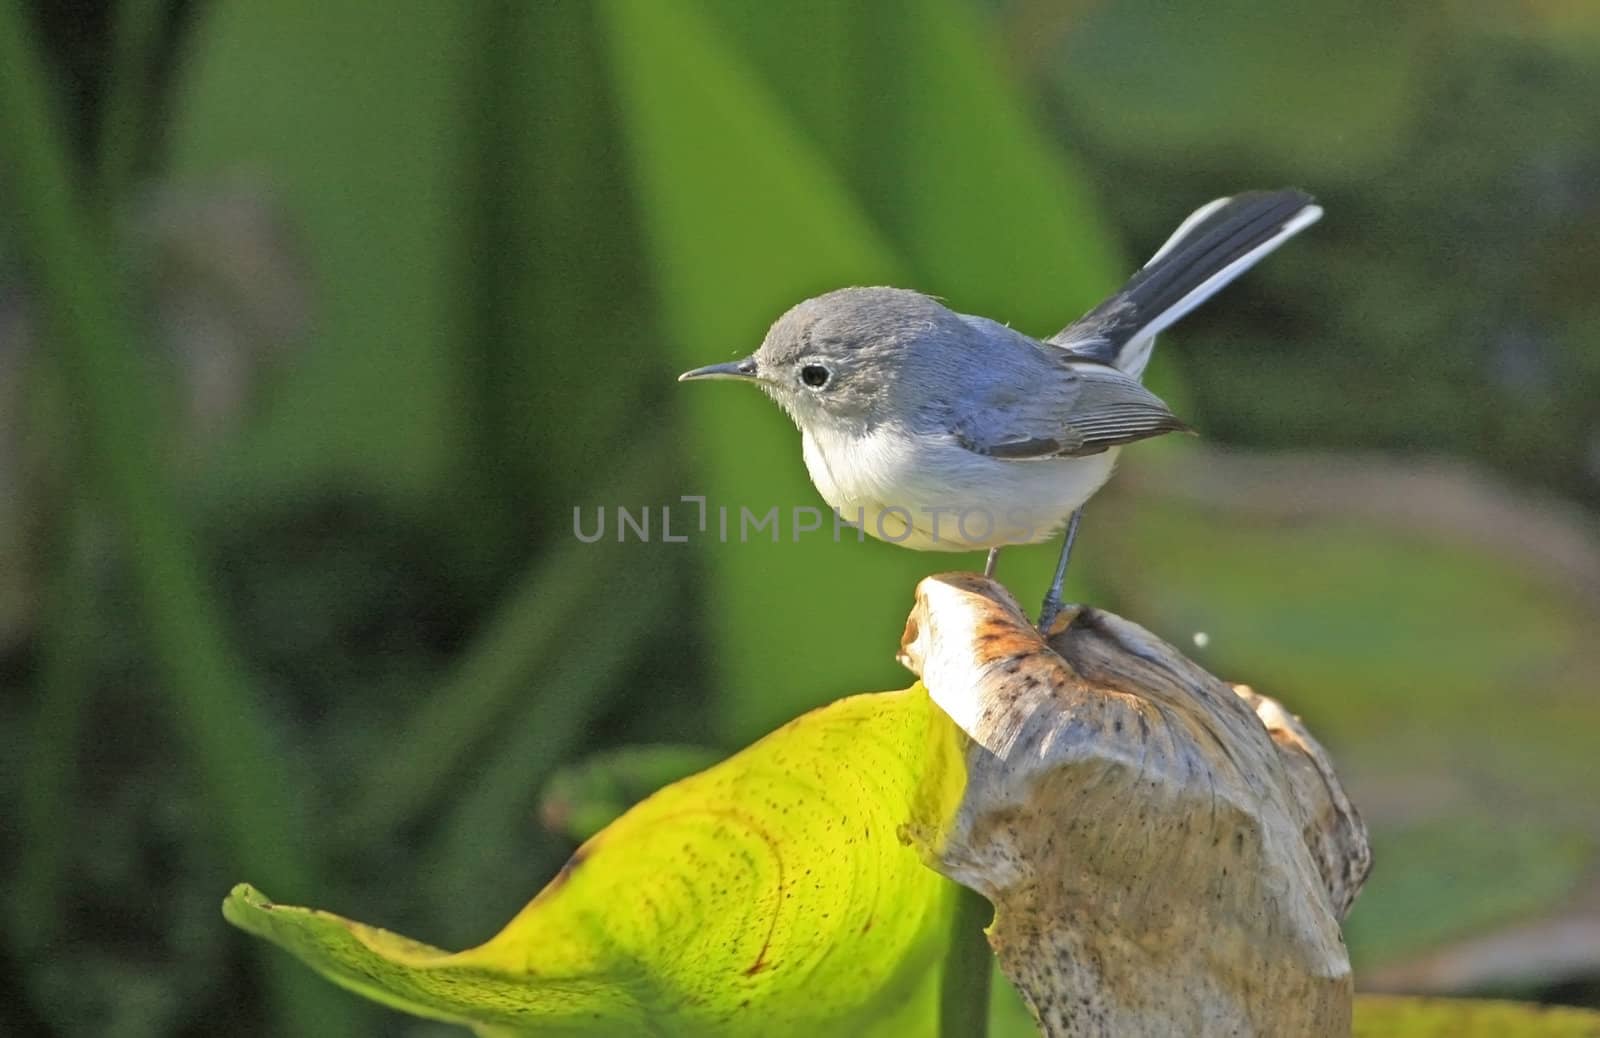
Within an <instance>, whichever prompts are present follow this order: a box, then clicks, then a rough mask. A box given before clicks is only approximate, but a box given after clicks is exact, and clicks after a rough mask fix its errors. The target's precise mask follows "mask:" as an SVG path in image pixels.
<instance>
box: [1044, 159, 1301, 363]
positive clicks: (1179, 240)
mask: <svg viewBox="0 0 1600 1038" xmlns="http://www.w3.org/2000/svg"><path fill="white" fill-rule="evenodd" d="M1320 216H1322V208H1321V207H1320V206H1318V205H1317V203H1316V200H1315V199H1313V198H1312V197H1311V196H1310V195H1308V194H1306V193H1304V192H1302V191H1250V192H1246V193H1244V194H1239V195H1234V196H1232V197H1231V198H1219V199H1217V200H1216V201H1214V202H1210V203H1208V204H1206V205H1203V206H1201V207H1200V208H1199V209H1196V210H1195V211H1194V212H1193V213H1191V214H1190V215H1189V218H1188V219H1186V220H1184V221H1183V223H1181V224H1179V225H1178V229H1177V230H1176V231H1174V232H1173V233H1172V237H1170V238H1168V239H1167V242H1166V244H1165V245H1163V246H1161V248H1160V249H1158V250H1156V254H1155V255H1154V256H1151V257H1150V262H1148V263H1146V264H1145V265H1144V267H1143V269H1141V270H1140V271H1139V273H1137V274H1135V275H1134V276H1133V277H1132V278H1130V279H1129V281H1128V283H1127V284H1126V285H1124V286H1122V290H1121V291H1119V292H1118V293H1117V294H1116V295H1114V296H1112V297H1111V298H1110V299H1107V300H1106V301H1105V302H1103V303H1101V304H1100V305H1099V306H1097V307H1095V308H1094V309H1093V310H1091V311H1089V312H1088V313H1087V314H1085V315H1084V316H1083V317H1081V318H1079V319H1078V320H1076V321H1074V322H1073V323H1072V324H1070V325H1068V326H1067V327H1066V328H1064V329H1062V330H1061V331H1060V332H1059V333H1057V334H1056V335H1055V336H1053V337H1052V338H1051V339H1050V340H1049V341H1050V342H1052V343H1054V344H1056V345H1058V346H1063V347H1066V348H1068V349H1071V350H1074V351H1075V352H1078V353H1082V354H1084V355H1086V356H1088V357H1090V358H1091V359H1094V360H1098V361H1100V362H1102V363H1106V364H1114V365H1116V366H1117V367H1118V368H1121V369H1122V370H1123V371H1126V372H1127V373H1128V374H1130V375H1133V376H1135V377H1137V376H1139V375H1140V374H1142V373H1143V372H1144V367H1145V365H1146V364H1147V363H1149V361H1150V350H1151V347H1153V346H1154V345H1155V340H1156V336H1157V335H1159V334H1160V333H1161V332H1162V331H1164V330H1165V329H1167V328H1169V327H1171V326H1172V325H1173V324H1174V323H1176V322H1177V321H1178V319H1179V318H1181V317H1183V315H1184V314H1187V313H1188V312H1189V311H1190V310H1193V309H1194V308H1195V307H1197V306H1199V305H1200V304H1201V303H1203V302H1205V301H1206V300H1207V299H1210V298H1211V297H1212V296H1213V295H1215V294H1216V293H1217V292H1218V291H1220V290H1221V289H1222V288H1223V286H1225V285H1227V284H1228V282H1230V281H1232V280H1233V279H1234V278H1236V277H1238V276H1239V275H1240V274H1243V273H1244V272H1245V271H1247V270H1249V269H1250V268H1251V267H1252V266H1254V265H1255V264H1256V261H1257V260H1259V259H1261V258H1262V257H1263V256H1265V255H1266V254H1267V253H1269V252H1271V251H1272V250H1273V249H1276V248H1277V247H1278V246H1279V245H1282V244H1283V243H1284V242H1285V241H1287V240H1289V239H1290V238H1291V237H1293V236H1294V235H1295V234H1298V233H1299V232H1300V231H1302V230H1304V229H1305V228H1307V227H1309V226H1311V225H1312V224H1314V223H1316V222H1317V219H1318V218H1319V217H1320Z"/></svg>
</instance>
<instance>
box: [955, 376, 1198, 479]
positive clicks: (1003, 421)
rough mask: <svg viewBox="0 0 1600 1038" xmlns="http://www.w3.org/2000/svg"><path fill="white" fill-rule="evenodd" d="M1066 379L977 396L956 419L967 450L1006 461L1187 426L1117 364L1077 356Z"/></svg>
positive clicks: (1072, 453)
mask: <svg viewBox="0 0 1600 1038" xmlns="http://www.w3.org/2000/svg"><path fill="white" fill-rule="evenodd" d="M1066 367H1067V375H1068V377H1066V378H1061V379H1047V380H1045V381H1044V382H1043V383H1042V384H1041V385H1040V386H1038V387H1034V388H1033V389H1032V390H1030V391H1028V392H1025V393H1020V394H1016V395H1012V394H1007V397H1008V398H1009V399H1006V400H1005V401H1004V402H1000V401H986V400H976V401H973V404H972V407H971V409H970V411H969V413H968V414H967V415H965V416H961V418H960V420H958V422H957V425H956V439H957V440H958V442H960V444H961V445H962V446H963V447H965V448H966V449H967V450H969V451H972V452H973V453H975V454H982V455H985V456H987V457H991V458H998V459H1001V460H1005V461H1036V460H1044V459H1048V458H1075V457H1083V456H1086V455H1090V454H1099V453H1100V452H1101V451H1104V450H1107V449H1109V448H1111V447H1116V446H1120V445H1121V444H1124V443H1132V442H1134V441H1135V440H1143V439H1147V438H1149V437H1152V436H1160V435H1161V434H1163V433H1169V432H1175V431H1178V430H1187V429H1188V426H1186V425H1185V424H1184V423H1183V422H1182V421H1180V420H1179V419H1178V417H1177V416H1176V415H1174V414H1173V413H1172V411H1171V410H1170V409H1168V407H1167V405H1166V404H1165V403H1163V402H1162V401H1161V398H1160V397H1158V396H1156V395H1155V394H1154V393H1152V392H1150V391H1149V390H1148V389H1146V388H1144V386H1142V385H1140V384H1139V382H1138V380H1136V379H1134V378H1131V377H1130V376H1128V375H1125V374H1123V373H1122V372H1120V371H1118V370H1117V369H1115V368H1112V367H1107V366H1103V365H1099V364H1086V363H1076V362H1075V363H1071V364H1070V365H1067V366H1066Z"/></svg>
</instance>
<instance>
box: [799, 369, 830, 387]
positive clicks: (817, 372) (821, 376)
mask: <svg viewBox="0 0 1600 1038" xmlns="http://www.w3.org/2000/svg"><path fill="white" fill-rule="evenodd" d="M800 381H801V382H804V383H805V384H806V385H808V386H810V387H811V388H812V389H821V388H822V387H823V386H825V385H827V384H828V369H827V368H825V367H823V366H822V365H821V364H807V365H806V366H805V367H803V368H801V369H800Z"/></svg>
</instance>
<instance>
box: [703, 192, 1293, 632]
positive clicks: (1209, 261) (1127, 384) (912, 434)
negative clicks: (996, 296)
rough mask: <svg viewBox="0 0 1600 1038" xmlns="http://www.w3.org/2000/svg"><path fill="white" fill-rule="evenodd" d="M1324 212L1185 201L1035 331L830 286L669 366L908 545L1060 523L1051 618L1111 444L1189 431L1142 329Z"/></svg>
mask: <svg viewBox="0 0 1600 1038" xmlns="http://www.w3.org/2000/svg"><path fill="white" fill-rule="evenodd" d="M1321 215H1322V209H1321V208H1320V207H1319V206H1317V204H1316V203H1315V201H1314V200H1313V199H1312V198H1311V197H1310V196H1309V195H1306V194H1304V193H1302V192H1299V191H1259V192H1249V193H1246V194H1239V195H1235V196H1233V197H1231V198H1219V199H1217V200H1216V201H1214V202H1211V203H1209V204H1207V205H1205V206H1202V207H1201V208H1199V209H1197V210H1195V212H1194V213H1193V214H1191V215H1190V216H1189V218H1188V219H1186V220H1184V221H1183V223H1182V224H1180V225H1179V227H1178V229H1177V230H1176V231H1175V232H1173V234H1172V237H1170V238H1169V239H1167V242H1166V244H1164V245H1162V246H1161V248H1160V249H1159V250H1157V251H1156V254H1155V255H1154V256H1152V257H1151V258H1150V261H1149V262H1148V263H1146V264H1145V265H1144V267H1143V268H1142V269H1141V270H1140V271H1139V272H1138V273H1137V274H1135V275H1134V276H1133V277H1132V279H1130V280H1129V281H1128V283H1127V284H1126V285H1124V286H1123V287H1122V289H1121V291H1119V292H1117V293H1116V294H1115V295H1113V296H1112V297H1111V298H1109V299H1107V300H1106V301H1105V302H1103V303H1101V304H1100V305H1099V306H1097V307H1095V308H1094V309H1093V310H1090V311H1089V312H1088V313H1087V314H1085V315H1084V316H1083V317H1081V318H1079V319H1078V320H1076V321H1074V322H1073V323H1072V324H1070V325H1068V326H1067V327H1066V328H1064V329H1063V330H1062V331H1060V332H1058V333H1057V334H1055V335H1053V336H1051V337H1050V338H1048V339H1045V340H1043V341H1040V340H1038V339H1034V338H1031V337H1029V336H1027V335H1024V334H1022V333H1021V332H1018V331H1015V330H1013V329H1011V328H1008V327H1007V326H1005V325H1003V324H999V323H997V322H995V321H991V320H989V319H988V318H984V317H970V316H967V315H966V314H958V313H955V312H953V311H951V310H949V309H947V308H945V307H944V306H942V305H940V304H939V303H938V302H936V301H935V300H934V299H932V298H930V297H928V296H925V295H922V294H921V293H918V292H912V291H907V290H905V289H898V288H844V289H840V290H838V291H835V292H829V293H828V294H826V295H822V296H818V297H816V298H815V299H808V300H806V301H805V302H803V303H800V304H799V305H798V306H795V307H794V308H793V309H791V310H789V312H788V313H785V314H784V315H783V316H782V317H780V318H778V320H777V322H776V323H775V324H773V326H772V328H771V330H770V331H768V332H767V337H766V339H765V340H764V341H763V342H762V343H761V348H760V349H758V350H756V352H755V353H754V354H752V355H751V356H749V357H746V358H744V359H743V360H737V361H730V362H728V363H725V364H713V365H710V366H708V367H703V368H696V369H695V370H693V371H687V372H685V373H683V374H682V375H680V376H678V380H679V381H680V382H683V381H689V380H693V379H737V380H740V381H745V382H753V383H754V384H756V385H757V386H760V387H761V389H762V390H764V391H765V392H766V394H767V395H768V396H770V397H771V398H772V399H773V400H774V401H776V402H777V404H778V406H779V407H782V408H783V410H784V411H785V412H787V413H788V415H789V417H790V418H792V419H794V422H795V425H797V426H798V427H799V428H800V433H801V442H802V445H803V450H804V456H805V462H806V469H807V470H808V471H809V472H810V474H811V481H812V482H813V483H814V484H816V487H817V490H818V491H820V492H821V494H822V497H823V499H824V500H826V501H827V502H828V504H830V505H832V506H833V507H834V508H835V509H837V510H838V512H839V514H840V515H842V516H843V517H844V518H845V519H848V520H852V521H858V522H859V523H860V525H861V526H862V527H863V528H864V529H865V530H866V532H867V533H869V534H871V535H872V536H874V537H877V538H879V539H881V540H885V541H890V542H892V543H896V544H902V545H905V546H906V547H909V548H916V549H919V550H923V551H972V550H975V549H979V548H987V549H989V559H988V564H987V566H986V567H985V569H984V572H985V574H986V575H993V572H994V567H995V562H996V559H997V557H998V554H999V550H1000V548H1001V547H1003V546H1005V545H1008V544H1033V543H1037V542H1039V541H1043V540H1046V539H1048V538H1050V537H1051V536H1053V535H1054V534H1056V533H1057V532H1058V531H1060V530H1061V528H1062V526H1063V525H1065V526H1066V529H1067V533H1066V538H1065V540H1064V542H1063V544H1062V549H1061V557H1060V561H1059V563H1058V564H1057V567H1056V573H1055V579H1054V581H1053V582H1052V584H1051V587H1050V591H1049V593H1048V594H1047V595H1046V596H1045V600H1044V604H1043V606H1042V607H1041V609H1040V614H1039V626H1040V628H1041V629H1043V630H1049V627H1050V624H1051V622H1052V621H1053V620H1054V619H1055V617H1056V615H1057V614H1058V613H1059V612H1060V610H1061V584H1062V581H1063V579H1064V578H1065V576H1066V570H1067V562H1068V560H1069V559H1070V557H1071V554H1072V545H1073V540H1074V538H1075V537H1076V534H1077V529H1078V521H1079V519H1080V518H1081V516H1082V509H1083V504H1084V502H1086V501H1087V500H1088V499H1089V498H1090V497H1091V496H1092V495H1093V494H1094V492H1095V491H1097V490H1099V489H1100V487H1101V486H1102V485H1103V484H1104V483H1105V481H1106V480H1107V479H1108V478H1109V477H1110V475H1111V470H1112V468H1113V466H1114V465H1115V464H1116V458H1117V453H1118V451H1119V450H1120V449H1121V447H1122V446H1123V445H1124V444H1127V443H1132V442H1134V441H1135V440H1142V439H1146V438H1147V437H1151V436H1159V435H1161V434H1163V433H1168V432H1172V431H1174V430H1182V429H1186V428H1187V427H1186V426H1185V425H1184V423H1183V422H1181V421H1179V420H1178V418H1177V417H1176V416H1175V415H1173V413H1172V412H1171V410H1169V409H1168V408H1167V405H1166V404H1165V403H1163V402H1162V401H1161V399H1160V398H1159V397H1157V396H1156V395H1155V394H1154V393H1151V392H1150V391H1149V390H1148V389H1146V388H1144V386H1143V385H1141V384H1140V381H1139V377H1140V375H1141V374H1143V372H1144V368H1145V365H1146V363H1148V362H1149V360H1150V351H1151V348H1152V347H1153V346H1154V344H1155V338H1156V336H1157V335H1158V334H1159V333H1160V332H1162V331H1163V330H1164V329H1166V328H1168V327H1169V326H1171V325H1172V324H1173V323H1174V322H1176V321H1177V320H1178V319H1179V318H1181V317H1183V315H1184V314H1186V313H1188V312H1189V311H1190V310H1193V309H1194V308H1195V307H1197V306H1199V305H1200V304H1201V303H1203V302H1205V301H1206V300H1207V299H1208V298H1210V297H1211V296H1212V295H1213V294H1214V293H1216V292H1217V291H1218V290H1220V289H1221V288H1222V287H1223V286H1224V285H1226V284H1228V282H1230V281H1232V280H1233V279H1234V278H1236V277H1238V276H1239V275H1240V274H1242V273H1244V272H1245V271H1246V270H1248V269H1249V268H1250V267H1251V266H1253V265H1254V264H1255V263H1256V261H1257V260H1260V259H1261V258H1262V257H1263V256H1265V255H1266V254H1267V253H1269V252H1271V251H1272V250H1273V249H1275V248H1277V247H1278V246H1279V245H1281V244H1283V242H1284V241H1286V240H1287V239H1288V238H1290V237H1291V236H1292V235H1294V234H1296V233H1298V232H1299V231H1301V230H1304V229H1305V228H1306V227H1308V226H1310V225H1311V224H1313V223H1315V222H1316V221H1317V219H1318V217H1320V216H1321Z"/></svg>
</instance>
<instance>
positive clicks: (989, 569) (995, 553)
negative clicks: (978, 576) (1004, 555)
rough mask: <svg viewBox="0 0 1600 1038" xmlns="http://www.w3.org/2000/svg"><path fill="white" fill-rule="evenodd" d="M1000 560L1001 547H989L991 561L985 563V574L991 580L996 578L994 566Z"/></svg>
mask: <svg viewBox="0 0 1600 1038" xmlns="http://www.w3.org/2000/svg"><path fill="white" fill-rule="evenodd" d="M999 561H1000V549H999V548H990V549H989V561H988V562H985V563H984V564H983V575H984V576H985V577H988V578H989V579H990V580H993V579H994V567H995V564H996V563H998V562H999Z"/></svg>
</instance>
